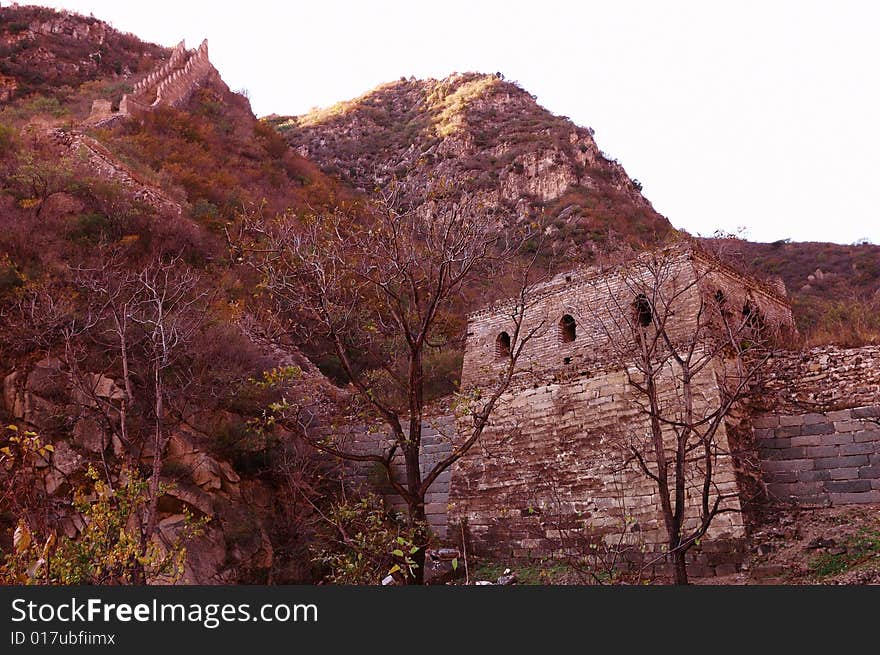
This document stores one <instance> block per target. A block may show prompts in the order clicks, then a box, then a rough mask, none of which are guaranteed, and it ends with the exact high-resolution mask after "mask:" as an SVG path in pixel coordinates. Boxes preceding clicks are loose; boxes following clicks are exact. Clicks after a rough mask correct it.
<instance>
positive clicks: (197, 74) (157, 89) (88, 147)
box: [46, 39, 217, 217]
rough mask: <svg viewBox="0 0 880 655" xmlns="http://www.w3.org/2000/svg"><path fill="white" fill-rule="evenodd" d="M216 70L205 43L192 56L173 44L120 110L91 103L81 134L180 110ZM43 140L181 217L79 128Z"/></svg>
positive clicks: (155, 188) (158, 191)
mask: <svg viewBox="0 0 880 655" xmlns="http://www.w3.org/2000/svg"><path fill="white" fill-rule="evenodd" d="M212 74H217V73H216V69H215V68H214V66H213V64H211V61H210V59H209V57H208V41H207V39H205V40H204V41H202V43H201V45H199V47H198V48H197V49H195V50H187V49H186V46H185V44H184V42H183V41H181V42H180V43H178V44H177V46H176V47H175V48H174V50H173V51H172V53H171V56H170V57H169V59H168V61H167V62H165V63H164V64H162V65H161V66H159V67H158V68H156V69H155V70H153V71H152V72H150V73H149V74H147V75H146V76H145V77H144V78H143V79H141V80H140V81H139V82H138V83H137V84H135V85H134V88H133V89H132V91H131V92H130V93H126V94H125V95H123V97H122V99H121V100H120V102H119V109H118V110H117V111H114V110H113V103H112V102H111V101H110V100H104V99H97V100H94V101H93V103H92V110H91V113H90V115H89V117H88V118H87V119H86V120H85V121H84V124H83V126H82V127H83V128H99V127H108V126H110V125H112V124H113V123H115V122H117V121H119V120H122V119H125V118H130V117H135V118H136V117H138V116H143V115H144V114H146V113H148V112H151V111H153V110H155V109H156V108H158V107H163V106H165V107H179V106H180V105H182V104H184V103H185V102H186V101H187V100H188V99H189V98H191V97H192V94H193V93H195V91H196V90H197V89H199V88H200V87H201V86H202V85H203V84H204V83H205V81H206V80H207V79H208V78H209V77H210V76H211V75H212ZM46 136H47V137H48V139H49V140H50V141H51V142H52V144H53V145H54V146H55V147H57V148H59V149H60V150H61V151H62V152H65V153H66V154H67V155H68V156H69V157H71V158H74V159H75V160H76V161H79V162H82V163H85V164H86V166H87V167H88V168H89V169H90V170H92V171H93V172H96V173H99V174H100V175H102V176H104V177H106V178H107V179H110V180H113V181H115V182H117V183H118V184H120V185H121V186H122V187H123V188H125V189H127V190H128V191H129V192H131V194H132V197H134V198H136V199H137V200H140V201H141V202H143V203H145V204H146V205H148V206H150V207H152V208H153V209H154V210H156V211H157V212H159V213H161V214H167V215H171V216H178V217H179V216H181V215H182V214H183V206H182V204H181V202H180V201H178V200H176V199H174V198H173V197H172V196H171V195H169V194H168V193H167V192H166V191H165V190H164V189H162V188H161V187H160V186H159V185H158V184H156V183H154V182H151V181H150V180H148V179H146V178H145V177H144V176H143V175H141V174H140V173H138V172H137V171H135V170H134V169H133V168H131V167H130V166H128V165H126V164H125V163H124V162H122V161H121V160H120V159H119V158H118V157H116V156H114V155H113V153H111V152H110V151H109V150H108V149H107V148H105V147H104V146H103V145H101V143H100V142H98V140H97V139H95V138H93V137H91V136H89V135H88V134H86V133H85V132H84V131H83V129H81V128H72V129H64V130H62V129H59V128H51V129H49V130H48V131H47V132H46Z"/></svg>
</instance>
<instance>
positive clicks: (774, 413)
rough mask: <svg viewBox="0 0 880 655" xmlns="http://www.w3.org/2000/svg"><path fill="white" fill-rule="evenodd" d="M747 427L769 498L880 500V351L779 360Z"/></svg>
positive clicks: (831, 351)
mask: <svg viewBox="0 0 880 655" xmlns="http://www.w3.org/2000/svg"><path fill="white" fill-rule="evenodd" d="M752 423H753V425H754V428H755V430H754V436H755V438H756V443H757V445H758V447H759V454H760V457H761V469H762V471H763V477H764V482H765V483H766V485H767V492H768V494H769V496H770V499H771V500H772V501H776V502H782V503H794V504H798V505H808V506H809V505H825V506H827V505H840V504H849V503H880V346H865V347H863V348H837V347H834V346H826V347H822V348H814V349H812V350H810V351H808V352H805V353H789V354H786V355H785V356H782V357H779V358H778V359H777V360H776V361H775V362H774V366H773V374H772V375H771V377H770V379H769V380H768V381H767V384H766V392H765V393H764V394H763V396H762V403H761V406H760V407H758V408H757V413H756V415H755V417H754V419H753V422H752Z"/></svg>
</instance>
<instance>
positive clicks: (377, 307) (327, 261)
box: [230, 198, 535, 584]
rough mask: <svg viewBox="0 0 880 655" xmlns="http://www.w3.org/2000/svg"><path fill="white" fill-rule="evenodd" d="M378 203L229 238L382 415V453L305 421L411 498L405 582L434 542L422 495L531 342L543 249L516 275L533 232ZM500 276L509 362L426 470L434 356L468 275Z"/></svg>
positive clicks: (258, 224)
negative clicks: (413, 546) (528, 312)
mask: <svg viewBox="0 0 880 655" xmlns="http://www.w3.org/2000/svg"><path fill="white" fill-rule="evenodd" d="M374 209H375V211H373V212H372V213H371V214H370V216H369V218H367V219H366V220H363V219H362V221H361V222H360V223H358V222H356V221H353V220H352V218H351V217H349V216H345V215H343V214H340V213H323V214H319V215H315V214H310V215H308V216H302V217H293V216H289V215H288V216H282V217H277V218H276V219H275V220H265V219H263V218H262V217H259V216H251V217H249V218H248V219H246V220H245V221H244V223H243V226H242V228H241V231H240V232H239V234H238V235H237V236H236V237H235V238H231V239H230V241H231V243H232V246H233V248H234V249H235V250H236V251H237V252H238V253H239V254H240V256H241V257H243V258H244V259H246V260H247V261H248V262H249V263H250V264H251V265H252V266H253V267H254V268H255V269H256V270H258V271H259V273H260V274H261V276H262V278H263V283H264V285H265V288H266V290H267V291H268V294H269V296H270V297H271V299H272V300H273V302H274V304H275V306H276V308H277V309H278V310H279V311H280V312H281V313H282V314H283V315H285V316H287V317H290V318H291V321H292V322H291V324H290V329H291V331H292V332H296V331H297V330H300V331H302V330H305V331H306V332H307V335H305V336H307V337H312V338H313V339H314V338H315V337H319V338H323V339H325V340H326V342H327V343H328V344H329V350H330V351H331V352H332V353H333V354H334V355H335V356H336V358H337V359H338V361H339V363H340V366H341V369H342V371H343V372H344V375H345V378H346V379H347V380H348V381H349V382H350V385H351V389H352V390H353V394H354V398H355V399H356V400H357V401H358V409H359V410H362V411H361V412H360V414H359V418H360V419H367V418H369V417H376V418H378V420H379V421H380V422H381V423H383V424H384V426H385V427H386V429H387V430H388V431H389V432H390V437H389V439H388V441H387V447H385V448H384V449H383V450H382V452H378V453H361V452H354V451H353V450H352V449H346V446H345V444H344V442H343V439H342V433H341V432H340V433H339V434H331V435H329V436H328V435H327V434H325V433H319V432H316V431H314V430H310V429H301V430H300V434H302V436H303V438H304V439H305V440H306V441H307V442H308V443H310V444H311V445H312V446H314V447H315V448H316V449H318V450H320V451H323V452H325V453H329V454H332V455H334V456H336V457H339V458H341V459H345V460H353V461H361V462H374V463H377V464H378V465H380V466H381V467H382V468H383V469H384V471H385V473H386V475H387V478H388V480H389V482H390V485H391V487H392V488H393V489H394V491H395V492H396V493H397V494H398V495H399V496H400V498H401V499H403V501H404V502H405V503H406V505H407V508H408V516H409V523H410V526H411V527H412V528H413V529H414V530H415V534H416V543H417V546H418V551H417V552H416V553H414V556H413V559H414V560H415V563H416V566H415V567H414V569H413V572H412V574H411V576H410V578H409V580H408V581H409V582H411V583H415V584H421V583H422V582H423V581H424V561H425V547H426V546H427V543H428V531H427V524H426V513H425V495H426V493H427V492H428V489H429V488H430V486H431V485H432V484H433V483H434V481H435V480H436V479H437V477H438V476H439V475H440V474H441V473H442V472H443V471H445V470H446V469H447V468H449V467H450V466H451V465H452V464H453V463H454V462H456V461H457V460H458V459H459V458H461V457H462V456H463V455H464V454H465V453H466V452H468V450H469V449H470V448H471V447H472V446H473V445H474V443H476V441H477V440H478V439H479V438H480V435H481V434H482V432H483V430H484V429H485V428H486V426H487V425H488V423H489V420H490V416H491V414H492V411H493V409H494V408H495V406H496V403H497V402H498V399H499V398H500V397H501V395H502V394H503V393H504V391H505V390H506V389H507V387H508V385H509V384H510V382H511V379H512V378H513V375H514V372H515V371H516V366H517V361H518V359H519V356H520V354H521V352H522V349H523V346H524V345H525V344H526V343H527V342H528V341H529V340H530V339H531V338H532V337H533V336H534V334H535V330H525V329H524V327H523V314H524V310H525V305H526V303H527V297H526V296H527V288H528V284H527V283H528V282H529V281H530V280H529V275H530V273H531V271H532V269H533V265H534V261H535V257H534V256H533V257H532V258H531V262H530V263H529V264H527V265H525V266H523V267H521V268H520V269H519V270H518V271H517V274H516V275H515V276H514V275H512V273H511V269H512V268H513V263H514V262H516V261H520V260H519V257H520V255H521V254H522V246H523V243H524V242H525V240H526V238H528V237H532V236H533V235H532V234H531V233H527V234H522V233H520V234H517V235H515V236H504V235H503V233H502V232H500V231H499V230H498V229H497V227H496V226H495V225H493V224H492V222H491V219H490V218H489V217H487V216H486V215H485V212H480V211H477V210H475V209H474V208H470V207H465V206H454V207H452V208H450V209H448V210H444V211H439V210H438V211H436V212H434V213H424V212H399V211H397V210H396V209H395V207H394V200H393V198H385V199H384V201H383V202H381V203H379V204H378V206H377V207H376V208H374ZM493 276H497V278H499V279H501V278H504V279H508V280H515V283H516V284H517V285H518V288H519V293H518V298H519V302H518V304H517V308H516V311H514V312H513V316H512V321H513V322H512V329H511V347H510V348H509V351H508V353H507V365H506V366H505V367H504V370H503V371H502V372H501V373H500V374H499V375H498V377H497V378H496V379H495V380H494V383H493V384H492V385H490V387H489V388H488V390H487V391H485V393H483V394H481V395H475V396H473V397H471V398H469V399H468V400H467V401H463V402H462V405H461V406H462V407H465V410H464V411H465V412H466V413H467V414H468V416H469V420H467V421H462V422H461V423H460V425H462V426H465V427H464V428H463V429H464V433H462V434H461V435H458V437H459V438H457V439H456V440H455V446H454V448H453V450H452V452H451V453H450V454H449V455H448V456H447V457H445V458H444V459H442V460H441V461H439V462H437V463H436V464H434V465H433V466H432V467H431V468H430V470H427V471H426V473H425V474H424V475H423V474H422V471H421V468H420V455H421V450H422V425H423V419H424V418H425V405H426V394H425V385H426V379H427V376H428V374H429V373H430V370H429V368H430V365H429V364H427V365H426V357H427V355H428V353H430V352H433V351H434V350H436V349H441V348H444V347H449V346H450V343H451V341H452V340H453V339H454V338H455V336H456V335H455V334H454V333H455V332H456V331H457V330H459V329H460V323H458V322H459V321H460V316H461V313H462V310H463V306H464V294H465V293H466V292H467V291H468V290H469V286H473V285H475V283H476V282H477V281H478V280H480V279H483V280H485V279H487V278H490V279H491V278H492V277H493ZM364 362H367V365H366V366H364V365H363V363H364ZM300 427H301V428H302V427H303V426H300ZM397 456H401V457H402V459H403V462H404V465H405V479H403V480H398V479H396V477H395V471H394V467H393V462H394V460H395V457H397Z"/></svg>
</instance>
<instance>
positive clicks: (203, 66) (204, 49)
mask: <svg viewBox="0 0 880 655" xmlns="http://www.w3.org/2000/svg"><path fill="white" fill-rule="evenodd" d="M212 70H214V67H213V66H212V65H211V62H210V61H209V60H208V41H207V39H206V40H204V41H202V44H201V45H200V46H199V47H198V50H196V52H195V53H194V54H193V55H192V56H191V57H190V58H189V59H188V60H187V62H186V64H185V65H184V66H183V68H180V69H178V70H175V71H174V72H172V73H171V74H170V75H167V76H166V77H165V78H164V79H163V80H162V81H161V82H159V84H158V85H157V86H156V101H155V104H163V105H167V106H169V107H176V106H178V105H180V104H181V103H183V102H185V101H186V100H187V99H188V98H189V96H190V95H192V93H193V92H194V91H195V90H196V88H198V86H199V84H200V83H201V81H202V80H204V79H205V77H207V76H208V74H210V72H211V71H212Z"/></svg>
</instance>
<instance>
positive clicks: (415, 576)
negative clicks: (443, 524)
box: [408, 497, 428, 585]
mask: <svg viewBox="0 0 880 655" xmlns="http://www.w3.org/2000/svg"><path fill="white" fill-rule="evenodd" d="M409 518H410V527H412V528H414V530H413V542H414V545H416V546H418V547H419V549H418V550H417V551H416V552H415V553H414V554H413V556H412V558H413V561H414V562H415V570H414V571H413V573H412V576H411V577H410V578H409V580H408V583H409V584H413V585H423V584H425V560H426V557H425V553H426V551H427V549H428V519H427V516H426V515H425V499H424V498H421V497H420V498H419V499H418V501H417V504H415V505H410V506H409Z"/></svg>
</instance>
